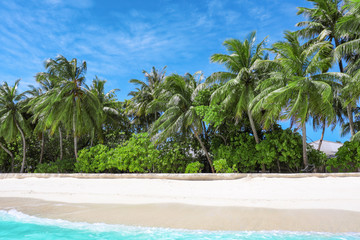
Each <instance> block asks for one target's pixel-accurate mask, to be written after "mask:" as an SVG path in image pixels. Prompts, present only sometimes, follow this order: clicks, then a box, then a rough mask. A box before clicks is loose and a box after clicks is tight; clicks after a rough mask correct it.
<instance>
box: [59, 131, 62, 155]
mask: <svg viewBox="0 0 360 240" xmlns="http://www.w3.org/2000/svg"><path fill="white" fill-rule="evenodd" d="M59 143H60V161H61V160H62V159H63V140H62V132H61V127H59Z"/></svg>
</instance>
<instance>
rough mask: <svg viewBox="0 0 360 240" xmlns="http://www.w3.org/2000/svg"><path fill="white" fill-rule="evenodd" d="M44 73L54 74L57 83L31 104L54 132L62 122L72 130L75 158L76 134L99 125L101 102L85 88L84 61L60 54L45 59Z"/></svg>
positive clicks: (36, 113) (78, 134) (36, 115)
mask: <svg viewBox="0 0 360 240" xmlns="http://www.w3.org/2000/svg"><path fill="white" fill-rule="evenodd" d="M45 67H46V69H47V70H48V71H47V73H48V74H49V75H50V76H52V77H55V78H57V79H58V80H59V81H58V83H57V87H56V88H54V89H52V90H50V91H48V92H47V93H46V94H44V95H43V96H42V97H41V98H40V99H39V100H38V101H37V102H36V105H35V106H34V107H33V109H34V112H35V118H37V117H41V116H45V118H46V126H49V127H51V128H50V129H51V131H52V132H54V131H55V129H57V128H58V126H59V124H60V123H61V124H63V125H64V127H65V128H66V129H67V131H68V132H70V131H72V132H73V134H74V148H75V157H76V158H77V137H78V136H80V135H81V134H84V133H85V132H87V131H89V130H90V129H92V128H94V127H96V126H98V125H99V121H100V120H101V114H102V113H101V111H99V108H100V103H99V100H98V99H97V97H96V96H95V95H94V94H93V93H92V92H91V91H89V90H88V88H86V85H85V73H86V62H85V61H84V62H82V63H81V64H80V65H79V64H78V61H77V59H75V58H74V59H72V60H71V61H68V60H67V59H66V58H65V57H63V56H58V57H57V58H56V59H55V60H53V59H49V60H47V61H46V62H45Z"/></svg>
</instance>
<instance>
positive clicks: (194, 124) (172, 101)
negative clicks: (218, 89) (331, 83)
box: [150, 72, 215, 173]
mask: <svg viewBox="0 0 360 240" xmlns="http://www.w3.org/2000/svg"><path fill="white" fill-rule="evenodd" d="M198 76H199V78H198V79H197V77H198ZM201 82H202V74H200V73H199V72H197V73H195V74H194V75H191V74H189V73H187V74H185V76H180V75H178V74H172V75H170V76H168V77H167V78H166V79H165V82H164V83H163V85H162V88H163V89H164V91H162V95H161V96H160V98H162V99H167V100H168V101H167V104H166V110H165V112H164V113H163V115H161V116H160V118H159V119H157V120H156V121H155V122H154V123H153V125H152V127H151V129H150V131H151V134H152V135H153V136H154V140H155V141H156V142H161V141H165V140H166V139H167V138H169V137H172V136H174V135H176V134H179V133H180V134H183V135H188V134H191V135H193V136H195V138H196V139H197V140H198V142H199V144H200V146H201V148H202V150H203V151H204V153H205V156H206V158H207V160H208V163H209V165H210V168H211V171H212V172H213V173H214V172H215V170H214V167H213V164H212V160H211V158H210V155H209V153H208V151H207V149H206V147H205V145H204V143H203V141H202V140H201V136H202V135H203V134H204V130H203V121H202V120H201V118H200V117H199V115H198V114H197V113H196V107H195V105H194V100H195V98H196V96H197V94H198V92H199V91H200V90H201V89H204V88H205V86H206V85H205V83H201Z"/></svg>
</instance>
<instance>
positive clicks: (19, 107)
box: [0, 80, 27, 173]
mask: <svg viewBox="0 0 360 240" xmlns="http://www.w3.org/2000/svg"><path fill="white" fill-rule="evenodd" d="M19 82H20V80H17V81H16V82H15V84H14V86H13V87H11V86H9V85H8V83H7V82H4V83H3V84H2V85H1V86H0V137H3V138H4V139H5V140H6V141H8V142H11V141H14V140H15V139H16V137H17V136H18V135H19V134H20V135H21V139H22V144H23V161H22V164H21V170H20V172H21V173H22V172H23V171H24V168H25V161H26V142H25V133H24V131H25V130H27V124H26V123H27V122H26V119H25V118H24V116H23V115H22V113H23V109H24V106H25V104H24V102H23V99H24V97H25V93H19V92H18V90H17V88H18V86H19Z"/></svg>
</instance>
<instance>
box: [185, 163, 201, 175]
mask: <svg viewBox="0 0 360 240" xmlns="http://www.w3.org/2000/svg"><path fill="white" fill-rule="evenodd" d="M203 168H204V164H202V163H200V162H192V163H189V164H188V165H187V166H186V170H185V173H201V171H202V169H203Z"/></svg>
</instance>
